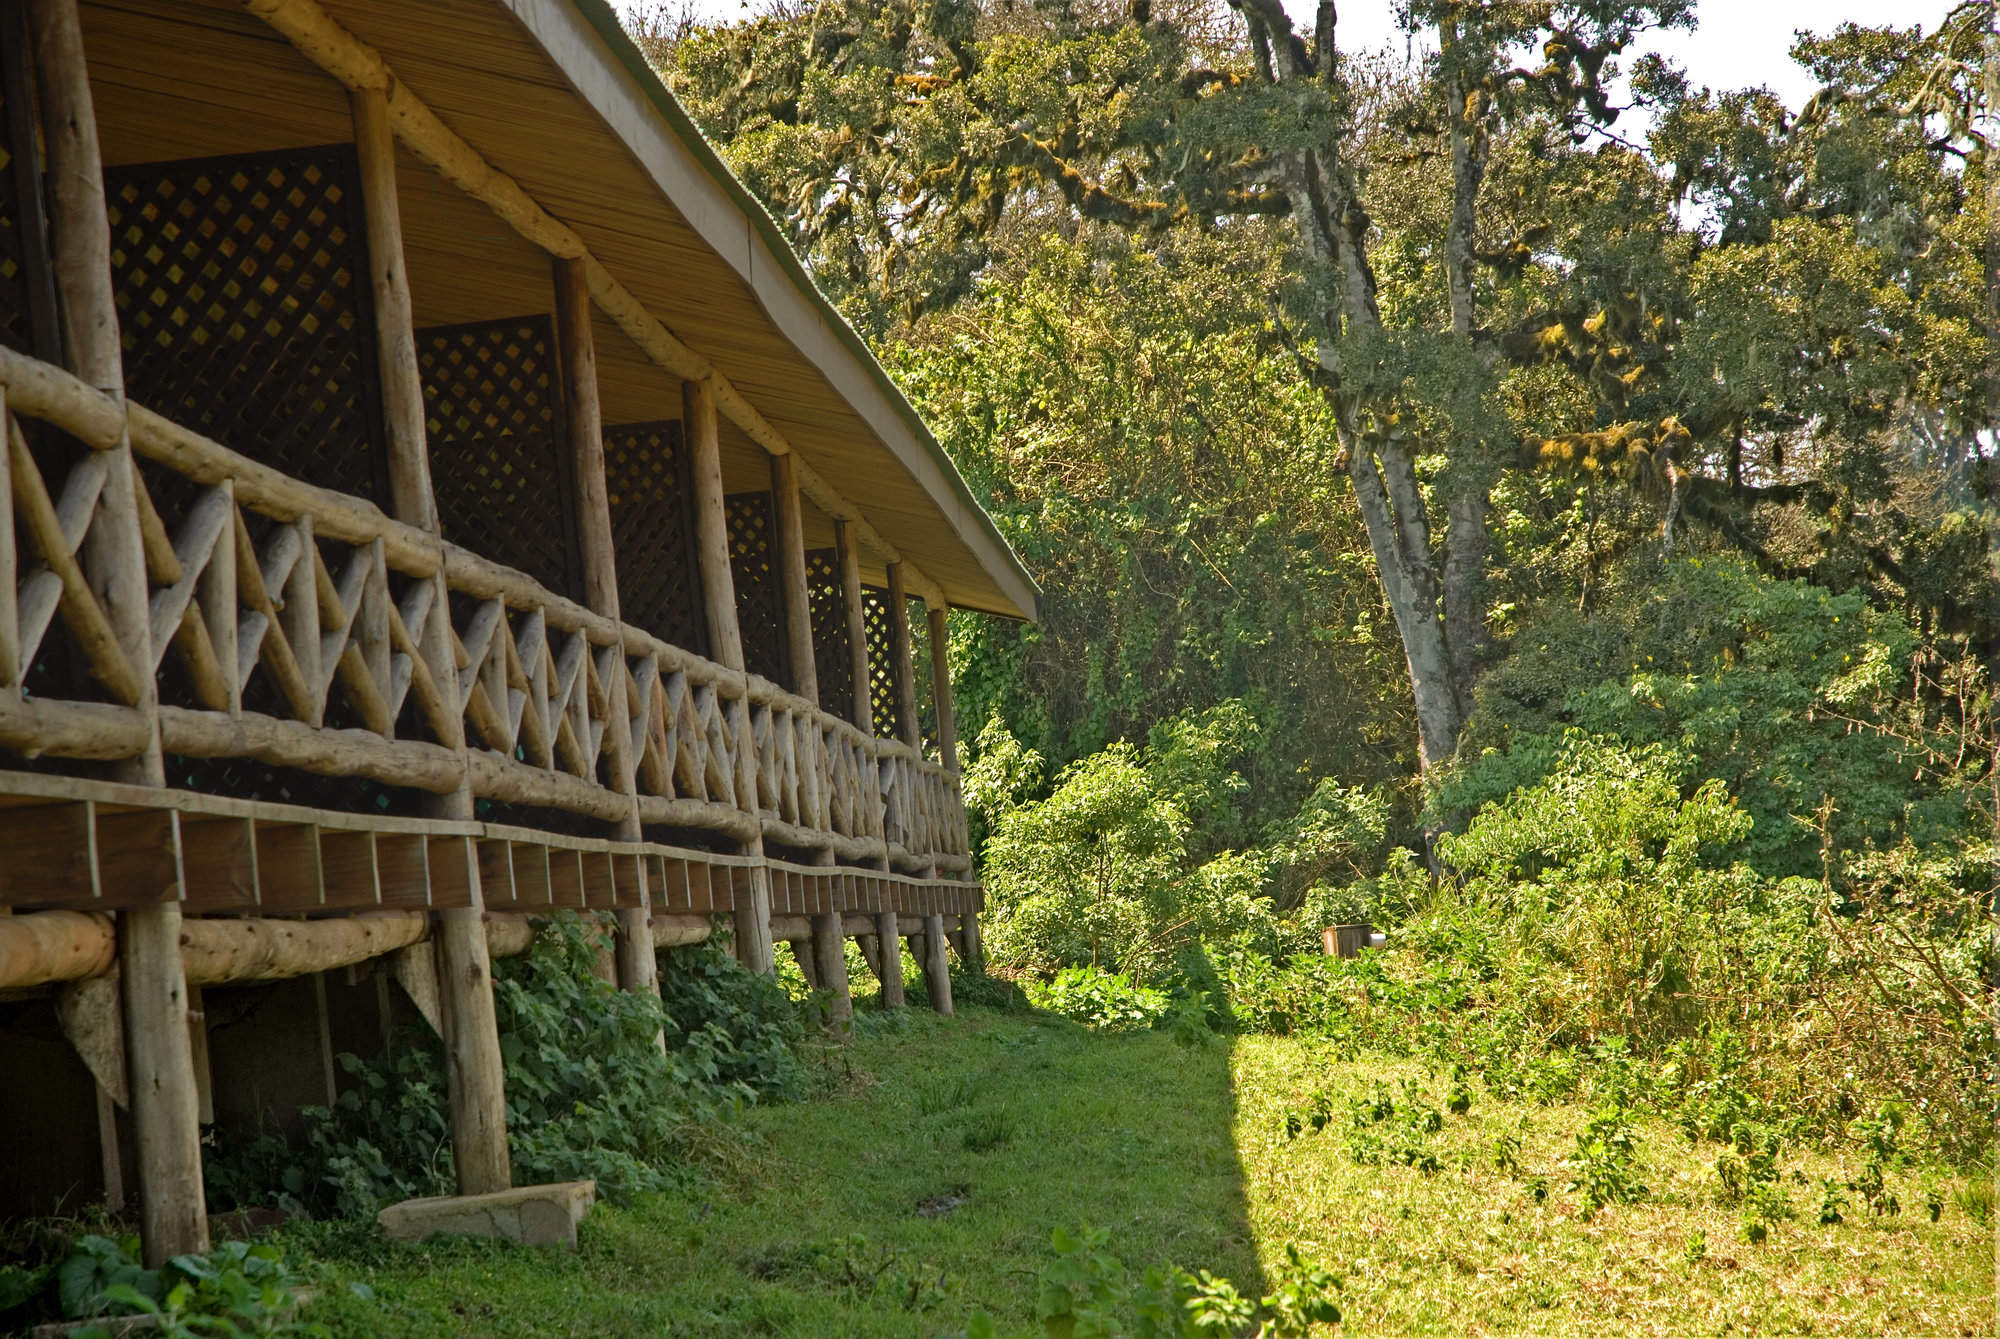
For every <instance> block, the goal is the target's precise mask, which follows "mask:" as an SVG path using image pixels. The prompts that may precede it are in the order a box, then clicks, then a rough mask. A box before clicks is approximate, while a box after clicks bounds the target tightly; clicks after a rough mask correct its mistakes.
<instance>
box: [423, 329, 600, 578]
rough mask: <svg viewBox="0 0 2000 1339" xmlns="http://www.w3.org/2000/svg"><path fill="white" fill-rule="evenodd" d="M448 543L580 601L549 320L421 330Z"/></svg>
mask: <svg viewBox="0 0 2000 1339" xmlns="http://www.w3.org/2000/svg"><path fill="white" fill-rule="evenodd" d="M417 362H418V365H419V366H420V367H421V369H422V371H423V379H424V409H425V413H426V417H427V419H428V430H429V434H430V447H431V483H432V487H433V488H434V489H435V490H436V492H437V505H438V519H439V521H440V522H442V524H443V526H444V534H445V538H446V539H450V540H453V541H456V542H457V543H460V544H463V545H465V547H467V548H469V549H471V550H473V551H474V552H475V553H480V554H483V555H485V556H486V557H488V558H492V559H494V560H496V561H498V562H503V563H506V564H507V565H508V566H509V567H516V568H519V569H520V570H521V571H523V572H526V573H527V574H528V575H529V576H531V577H533V578H534V579H535V580H537V581H539V582H541V583H542V584H543V585H544V586H546V587H548V588H549V589H550V590H552V591H554V592H555V593H556V594H558V595H563V596H567V597H569V598H570V599H581V598H582V596H583V580H582V571H581V560H580V556H579V554H578V549H577V543H576V504H575V497H574V487H573V481H572V480H571V478H570V471H569V470H568V469H567V468H565V465H564V460H563V452H562V434H561V426H560V425H561V423H562V387H561V378H560V376H559V374H558V372H557V368H556V353H555V331H554V327H553V325H552V324H551V322H550V320H549V318H548V317H547V316H522V317H510V318H508V319H506V320H502V321H482V322H479V323H478V324H475V325H456V326H434V327H432V328H430V329H428V330H419V331H417Z"/></svg>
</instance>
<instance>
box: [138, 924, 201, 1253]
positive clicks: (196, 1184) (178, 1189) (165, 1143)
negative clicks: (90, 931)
mask: <svg viewBox="0 0 2000 1339" xmlns="http://www.w3.org/2000/svg"><path fill="white" fill-rule="evenodd" d="M118 966H119V973H120V977H121V979H122V982H123V985H124V992H125V1046H126V1054H125V1064H126V1074H127V1079H128V1082H129V1084H130V1086H131V1092H132V1124H133V1127H134V1131H135V1133H136V1134H137V1136H138V1143H139V1211H140V1221H141V1224H142V1226H141V1230H140V1239H141V1242H142V1244H143V1247H144V1255H145V1258H146V1263H147V1264H148V1265H149V1266H151V1267H153V1268H158V1267H159V1265H161V1264H163V1263H165V1262H166V1261H167V1260H170V1259H172V1258H173V1257H174V1256H176V1255H183V1254H186V1253H188V1252H190V1251H193V1252H201V1251H206V1250H207V1249H208V1211H207V1203H206V1198H205V1196H204V1193H203V1190H202V1184H201V1123H200V1122H201V1099H200V1095H199V1093H198V1091H197V1088H196V1084H195V1076H194V1053H193V1050H192V1048H191V1047H190V1046H189V1045H188V1027H187V1012H188V1001H187V983H186V982H185V981H184V980H183V979H182V977H181V909H180V904H179V903H177V902H164V903H161V904H160V905H158V906H151V907H141V908H135V909H133V910H131V911H126V912H123V913H121V914H120V915H119V917H118Z"/></svg>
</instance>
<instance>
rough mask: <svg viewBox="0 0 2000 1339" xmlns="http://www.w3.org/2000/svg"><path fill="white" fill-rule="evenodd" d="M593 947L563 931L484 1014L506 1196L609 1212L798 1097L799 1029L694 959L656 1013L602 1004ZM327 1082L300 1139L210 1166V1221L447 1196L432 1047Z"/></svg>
mask: <svg viewBox="0 0 2000 1339" xmlns="http://www.w3.org/2000/svg"><path fill="white" fill-rule="evenodd" d="M602 933H603V932H602V931H601V930H600V929H599V928H597V927H596V926H593V925H590V924H588V923H586V922H584V921H582V920H580V919H579V918H577V917H576V916H574V915H573V914H569V913H564V914H562V915H559V916H558V917H557V918H556V919H555V920H554V921H552V922H550V923H549V924H547V925H546V926H544V927H543V929H542V932H541V933H540V934H538V935H537V936H536V938H535V942H534V945H533V947H532V948H531V949H530V950H529V952H528V953H526V954H524V955H522V956H521V957H519V958H515V959H506V960H502V961H501V962H500V963H499V964H498V965H497V967H496V970H495V972H494V1003H495V1008H496V1013H497V1014H498V1018H499V1025H500V1039H501V1040H500V1047H501V1055H502V1058H503V1059H504V1061H505V1063H506V1076H507V1132H508V1143H509V1152H510V1154H511V1156H512V1161H513V1168H514V1176H515V1179H516V1180H517V1181H519V1182H521V1183H522V1184H536V1183H542V1182H550V1181H571V1180H579V1179H583V1178H592V1179H595V1180H596V1181H597V1184H598V1190H599V1192H600V1193H601V1194H604V1195H607V1196H610V1197H611V1198H614V1199H619V1198H624V1197H627V1196H630V1195H631V1194H633V1193H635V1192H638V1191H644V1190H656V1189H659V1188H661V1187H663V1186H666V1185H668V1184H671V1183H673V1182H674V1181H675V1180H676V1179H677V1178H679V1177H681V1176H683V1175H684V1174H685V1172H686V1170H687V1168H688V1165H689V1161H690V1157H691V1155H692V1154H693V1153H695V1152H697V1151H699V1150H701V1149H703V1148H706V1147H710V1146H712V1145H713V1144H714V1142H715V1141H716V1140H717V1139H719V1138H722V1137H725V1136H726V1129H727V1126H728V1118H729V1117H730V1116H731V1114H732V1113H733V1112H734V1111H735V1110H736V1109H737V1108H739V1107H741V1106H743V1105H744V1104H747V1103H751V1102H755V1101H758V1100H761V1099H767V1098H782V1097H794V1096H797V1095H798V1094H799V1093H800V1091H801V1089H802V1085H803V1082H804V1074H803V1071H802V1069H801V1067H800V1063H799V1060H798V1058H797V1055H796V1053H795V1049H794V1048H795V1044H796V1043H797V1042H798V1041H799V1039H800V1037H801V1033H802V1025H801V1022H800V1019H799V1017H798V1014H797V1011H796V1010H795V1009H794V1008H793V1006H792V1004H791V1001H790V999H789V998H788V997H787V996H786V995H785V993H784V991H783V989H782V988H781V987H780V986H779V985H778V984H777V983H776V982H775V981H773V980H771V979H770V978H768V977H761V976H757V975H756V974H754V973H751V972H747V971H745V970H743V969H742V968H741V967H740V966H738V965H737V964H736V962H735V960H734V959H733V958H730V957H729V956H728V955H727V954H725V953H723V952H721V951H720V950H718V949H716V948H714V947H712V946H708V945H701V946H697V947H693V948H681V949H675V950H672V951H671V955H670V962H671V964H672V967H671V970H670V971H667V972H664V973H663V974H662V985H663V996H664V999H663V1000H655V999H653V998H652V997H650V996H647V995H643V994H637V993H632V992H625V991H619V990H616V989H614V988H613V987H612V986H610V985H608V984H606V983H605V982H603V981H601V980H599V979H598V978H597V977H596V976H595V975H594V974H593V971H592V967H593V960H594V958H595V956H596V954H597V952H598V951H599V948H600V944H599V942H598V941H599V939H600V937H601V936H602ZM663 1006H664V1007H663ZM662 1033H664V1035H665V1037H666V1041H667V1049H666V1053H665V1054H664V1055H663V1054H662V1053H661V1051H660V1049H659V1046H658V1043H657V1040H656V1039H657V1038H659V1037H660V1036H661V1035H662ZM340 1064H341V1067H342V1069H343V1070H344V1071H345V1073H346V1075H347V1080H346V1083H345V1085H344V1087H343V1090H342V1092H341V1094H340V1099H339V1101H338V1102H336V1103H335V1104H334V1105H333V1106H332V1107H331V1108H326V1107H309V1108H307V1109H306V1110H305V1111H304V1113H303V1115H302V1118H303V1122H304V1128H303V1133H302V1135H301V1136H300V1137H298V1138H286V1137H284V1136H283V1135H280V1134H267V1135H264V1136H261V1137H259V1138H258V1139H256V1140H253V1141H250V1142H249V1143H248V1144H247V1145H245V1146H244V1147H242V1148H239V1149H221V1148H210V1149H209V1150H208V1158H207V1166H206V1177H207V1185H208V1192H209V1197H210V1200H211V1202H212V1203H213V1204H214V1205H215V1206H216V1207H218V1208H230V1207H235V1206H237V1205H239V1204H253V1203H265V1202H275V1203H277V1204H279V1205H282V1206H285V1207H289V1208H294V1209H306V1210H311V1211H318V1212H332V1213H334V1214H337V1215H339V1216H341V1217H349V1218H360V1217H366V1216H367V1215H370V1214H372V1213H373V1212H374V1211H375V1210H376V1209H377V1208H379V1207H380V1206H381V1205H382V1204H384V1203H387V1202H390V1201H393V1200H398V1199H406V1198H409V1197H411V1196H415V1195H436V1194H447V1193H450V1189H451V1186H452V1184H453V1179H452V1163H451V1141H450V1121H449V1116H448V1111H447V1106H446V1101H445V1096H446V1095H445V1086H444V1079H443V1075H444V1055H443V1050H442V1048H441V1046H440V1045H439V1044H438V1041H437V1038H436V1037H435V1035H434V1034H432V1033H430V1032H429V1031H428V1030H427V1029H420V1030H412V1031H410V1032H408V1033H406V1034H405V1035H404V1036H403V1037H402V1038H401V1039H400V1041H399V1043H398V1044H397V1045H396V1046H395V1047H394V1048H392V1049H391V1050H389V1051H387V1052H385V1053H384V1054H382V1055H379V1056H375V1057H370V1058H363V1057H360V1056H355V1055H342V1056H341V1057H340Z"/></svg>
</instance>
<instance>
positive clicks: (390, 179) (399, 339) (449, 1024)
mask: <svg viewBox="0 0 2000 1339" xmlns="http://www.w3.org/2000/svg"><path fill="white" fill-rule="evenodd" d="M349 110H350V111H351V113H352V114H353V117H354V139H355V152H356V156H357V157H358V159H359V160H360V175H361V180H362V182H363V190H362V196H361V207H362V213H363V218H364V220H365V224H364V228H365V231H366V233H367V237H368V252H369V282H370V286H371V289H372V293H371V296H372V297H373V299H374V304H375V313H376V335H377V338H376V349H375V353H376V360H377V364H376V365H377V368H378V371H379V373H380V376H381V381H382V387H383V413H384V421H385V426H386V428H387V437H388V446H389V477H390V479H391V481H392V492H391V497H390V505H391V506H392V507H393V508H395V512H396V519H397V520H399V521H403V522H406V523H407V524H410V525H414V526H420V527H422V528H423V529H424V530H426V531H428V532H430V533H431V534H433V535H435V534H438V533H439V530H438V516H437V500H436V497H435V496H434V493H433V490H432V487H431V477H430V455H429V445H428V441H427V437H426V434H425V429H424V407H423V373H422V370H421V369H420V368H419V367H418V364H417V345H416V334H415V332H414V331H413V330H411V329H410V328H409V327H410V322H411V320H412V319H413V318H412V316H411V310H412V309H411V306H410V297H409V284H408V278H407V275H406V271H405V266H404V259H403V227H402V215H401V211H400V210H399V209H398V207H397V200H396V158H395V152H396V146H395V140H394V138H393V136H392V135H391V134H390V133H389V122H388V116H387V113H386V108H385V106H384V105H383V104H382V103H381V102H380V101H378V100H377V98H376V96H374V95H371V94H370V93H368V92H367V91H362V92H359V93H357V94H356V95H355V97H354V99H353V100H352V102H351V103H350V104H349ZM390 314H393V319H394V320H395V321H396V323H397V324H396V326H395V328H394V329H390V328H388V322H389V320H390V319H391V316H390ZM431 581H432V588H431V601H430V612H429V615H428V616H427V617H426V618H425V619H424V626H423V631H422V632H421V633H420V634H419V636H418V650H419V652H420V653H421V654H422V656H423V659H424V663H425V665H426V667H427V668H428V669H429V670H430V673H431V678H432V679H433V680H434V681H435V683H436V684H437V686H438V691H439V693H440V694H441V695H442V696H443V697H444V699H445V703H446V706H447V707H448V708H449V710H448V711H447V712H446V714H445V718H444V720H443V722H442V723H441V725H442V730H441V734H442V736H443V737H442V738H440V739H439V741H438V742H439V743H440V744H442V745H444V747H446V748H448V749H451V750H453V751H454V752H456V753H457V754H458V759H459V766H460V767H461V768H462V769H463V768H465V759H466V751H465V716H464V704H463V703H462V702H461V701H460V698H459V689H458V661H457V656H456V654H455V652H454V648H453V646H452V633H451V612H450V610H451V602H450V593H449V592H448V591H447V589H446V587H445V581H444V575H443V573H442V572H440V573H439V574H438V575H437V576H435V577H433V578H431ZM461 775H469V772H467V771H462V772H461ZM424 811H425V812H426V813H427V814H429V815H430V816H431V817H433V818H445V819H454V820H469V819H471V818H472V817H473V803H472V787H471V784H470V782H469V781H463V782H461V783H460V784H459V787H458V789H456V790H454V791H452V792H451V793H449V794H445V795H436V796H431V797H428V798H427V799H426V800H425V802H424ZM463 859H464V860H465V864H466V869H465V880H466V885H467V887H468V888H469V889H470V893H471V896H470V899H469V900H470V903H471V905H469V906H464V907H445V908H440V909H439V910H438V911H437V913H436V915H437V933H436V945H435V950H434V951H435V953H436V959H437V975H438V994H439V1001H438V1003H439V1010H440V1013H441V1015H442V1021H443V1022H444V1025H445V1027H444V1033H445V1076H446V1082H447V1085H448V1088H449V1095H450V1104H451V1145H452V1161H453V1163H454V1165H455V1166H456V1168H457V1173H458V1191H459V1193H460V1194H462V1195H477V1194H484V1193H486V1192H489V1191H494V1190H506V1189H508V1188H509V1187H510V1186H511V1185H512V1184H513V1171H512V1166H511V1163H510V1160H509V1155H508V1151H507V1095H506V1086H505V1085H506V1066H505V1063H504V1062H503V1060H502V1058H501V1055H500V1025H499V1019H498V1018H497V1016H496V1015H495V1013H494V1009H493V968H492V963H491V961H490V959H489V958H488V955H487V950H486V927H485V925H484V923H483V922H484V914H485V913H484V897H483V895H482V893H481V891H480V886H479V862H478V860H477V859H475V858H474V856H473V852H472V849H471V845H470V844H469V843H467V844H465V851H464V855H463Z"/></svg>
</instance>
